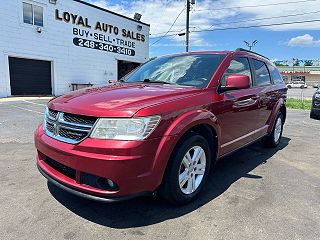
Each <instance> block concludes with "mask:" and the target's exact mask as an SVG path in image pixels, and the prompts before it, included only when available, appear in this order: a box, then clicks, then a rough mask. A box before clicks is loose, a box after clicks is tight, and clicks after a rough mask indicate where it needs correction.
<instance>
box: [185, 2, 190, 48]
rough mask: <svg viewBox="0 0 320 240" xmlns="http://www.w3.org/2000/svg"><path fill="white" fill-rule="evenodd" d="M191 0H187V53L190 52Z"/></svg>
mask: <svg viewBox="0 0 320 240" xmlns="http://www.w3.org/2000/svg"><path fill="white" fill-rule="evenodd" d="M189 24H190V0H187V19H186V52H189V28H190V25H189Z"/></svg>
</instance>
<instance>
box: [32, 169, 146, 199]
mask: <svg viewBox="0 0 320 240" xmlns="http://www.w3.org/2000/svg"><path fill="white" fill-rule="evenodd" d="M37 167H38V170H39V172H40V173H41V174H42V175H43V176H44V177H45V178H46V179H47V180H48V181H49V182H50V183H52V184H53V185H55V186H56V187H58V188H61V189H62V190H64V191H66V192H69V193H71V194H74V195H76V196H78V197H82V198H86V199H89V200H94V201H98V202H107V203H112V202H119V201H125V200H129V199H132V198H135V197H140V196H150V195H152V193H149V192H143V193H137V194H132V195H129V196H122V197H113V198H110V197H100V196H94V195H91V194H88V193H85V192H81V191H79V189H74V188H71V187H68V186H66V185H64V184H63V183H61V182H59V181H57V180H56V179H54V178H53V177H51V176H50V175H48V174H47V173H46V172H45V171H44V170H42V168H41V167H40V166H39V165H38V164H37Z"/></svg>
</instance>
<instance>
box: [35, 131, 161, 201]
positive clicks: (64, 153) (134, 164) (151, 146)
mask: <svg viewBox="0 0 320 240" xmlns="http://www.w3.org/2000/svg"><path fill="white" fill-rule="evenodd" d="M160 141H161V138H159V139H158V138H157V139H150V140H144V141H114V140H98V139H90V138H87V139H85V140H84V141H82V142H81V143H79V144H77V145H72V144H68V143H64V142H60V141H58V140H55V139H53V138H50V137H48V136H47V135H46V134H44V132H43V129H42V126H40V127H39V128H38V129H37V131H36V132H35V146H36V148H37V166H38V168H39V171H40V172H41V173H42V174H43V175H44V176H45V177H46V178H47V179H48V180H49V181H50V182H52V183H53V184H55V185H56V186H58V187H60V188H62V189H64V190H66V191H68V192H71V193H74V194H77V195H79V196H82V197H86V198H90V199H94V200H100V201H106V202H112V201H119V200H124V199H127V198H131V197H133V196H137V195H146V194H150V193H152V192H154V191H155V190H156V189H157V188H158V187H159V185H160V183H161V178H162V175H163V173H159V172H158V171H157V169H155V168H154V162H155V160H156V159H155V156H156V152H157V150H158V146H159V143H160ZM46 159H52V160H54V161H56V162H58V163H59V164H62V165H63V166H65V167H66V168H68V169H71V170H72V171H74V172H75V174H74V177H70V175H68V174H64V172H62V171H59V169H55V168H54V167H52V165H50V164H48V162H47V161H46ZM82 174H90V175H94V176H97V177H101V178H105V179H109V180H112V181H113V182H114V183H116V184H117V186H118V188H117V189H116V190H105V189H101V188H98V187H92V186H90V185H87V184H83V183H82V182H81V176H82Z"/></svg>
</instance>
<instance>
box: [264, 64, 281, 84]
mask: <svg viewBox="0 0 320 240" xmlns="http://www.w3.org/2000/svg"><path fill="white" fill-rule="evenodd" d="M268 67H269V71H270V74H271V77H272V80H273V83H274V84H281V83H284V81H283V79H282V76H281V74H280V72H279V70H278V69H277V68H276V67H275V66H273V65H268Z"/></svg>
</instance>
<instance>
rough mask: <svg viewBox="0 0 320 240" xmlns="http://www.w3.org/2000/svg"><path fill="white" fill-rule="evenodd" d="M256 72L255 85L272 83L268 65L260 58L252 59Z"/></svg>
mask: <svg viewBox="0 0 320 240" xmlns="http://www.w3.org/2000/svg"><path fill="white" fill-rule="evenodd" d="M252 63H253V69H254V72H255V84H254V85H255V86H267V85H270V84H271V77H270V74H269V70H268V68H267V65H266V64H265V63H264V62H262V61H259V60H256V59H252Z"/></svg>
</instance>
